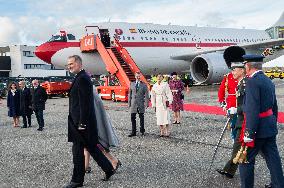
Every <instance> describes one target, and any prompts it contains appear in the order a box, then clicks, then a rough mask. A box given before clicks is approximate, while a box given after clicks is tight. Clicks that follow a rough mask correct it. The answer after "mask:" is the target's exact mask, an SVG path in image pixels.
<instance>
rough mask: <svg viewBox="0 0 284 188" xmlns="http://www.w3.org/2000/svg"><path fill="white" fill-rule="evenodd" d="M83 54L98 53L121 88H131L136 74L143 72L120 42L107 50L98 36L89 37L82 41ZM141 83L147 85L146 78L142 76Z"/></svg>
mask: <svg viewBox="0 0 284 188" xmlns="http://www.w3.org/2000/svg"><path fill="white" fill-rule="evenodd" d="M80 43H81V45H80V48H81V51H82V52H96V51H97V52H98V53H99V54H100V56H101V58H102V60H103V62H104V63H105V65H106V69H107V71H108V72H109V73H110V74H112V75H115V76H116V77H117V78H118V80H119V82H120V85H121V86H124V87H127V88H129V86H130V82H133V81H135V73H136V72H141V71H140V69H139V68H138V67H137V65H136V63H135V62H134V60H133V59H132V58H131V56H130V55H129V53H128V51H127V50H126V49H125V48H123V46H122V45H121V44H120V43H119V41H118V40H115V46H114V47H111V48H106V47H105V46H104V44H103V43H102V41H101V40H100V38H99V36H98V35H87V36H85V37H84V38H83V39H82V40H81V42H80ZM141 81H143V82H144V83H146V84H147V85H148V87H149V84H148V83H147V80H146V78H145V77H144V75H143V74H141Z"/></svg>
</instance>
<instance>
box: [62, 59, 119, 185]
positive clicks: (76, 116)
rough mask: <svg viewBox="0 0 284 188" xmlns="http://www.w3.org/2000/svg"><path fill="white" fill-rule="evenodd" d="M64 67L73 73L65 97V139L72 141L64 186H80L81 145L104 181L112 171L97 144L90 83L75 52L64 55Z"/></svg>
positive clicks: (83, 174) (82, 153)
mask: <svg viewBox="0 0 284 188" xmlns="http://www.w3.org/2000/svg"><path fill="white" fill-rule="evenodd" d="M67 66H68V69H69V71H70V72H71V73H73V74H75V79H74V80H73V82H72V85H71V88H70V96H69V115H68V142H73V146H72V154H73V164H74V168H73V175H72V179H71V182H70V183H68V184H67V185H66V186H65V188H75V187H82V186H83V182H84V176H85V165H84V148H86V149H87V150H88V152H89V153H90V154H91V156H92V157H93V158H94V160H95V161H96V162H97V164H98V165H99V166H100V167H101V168H102V169H103V171H104V172H105V178H104V179H103V180H105V181H107V180H108V179H109V178H110V177H111V176H112V175H113V174H114V173H115V170H114V169H113V166H112V164H111V163H110V161H109V160H108V159H107V158H106V157H105V156H104V154H103V153H102V151H101V150H100V148H99V147H98V144H99V141H98V130H97V121H96V116H95V108H94V96H93V85H92V82H91V79H90V77H89V76H88V74H87V73H86V72H85V70H84V69H83V68H82V59H81V57H80V56H78V55H73V56H70V57H69V58H68V65H67Z"/></svg>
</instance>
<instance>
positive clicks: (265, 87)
mask: <svg viewBox="0 0 284 188" xmlns="http://www.w3.org/2000/svg"><path fill="white" fill-rule="evenodd" d="M243 58H244V63H245V69H246V73H247V75H248V76H249V77H250V78H249V79H248V80H247V84H246V92H245V98H244V104H243V109H244V114H245V119H244V124H243V127H242V133H241V136H240V141H241V142H242V145H243V146H244V147H246V148H248V149H247V156H246V161H245V163H241V164H240V166H239V167H240V168H239V169H240V177H241V187H242V188H253V187H254V164H255V157H256V155H257V154H258V153H259V152H260V151H261V152H262V153H263V156H264V159H265V161H266V164H267V167H268V169H269V171H270V175H271V184H270V185H265V187H273V188H283V187H284V177H283V170H282V164H281V159H280V156H279V152H278V148H277V144H276V135H277V133H278V130H277V114H278V107H277V100H276V94H275V86H274V84H273V83H272V81H271V80H270V79H269V78H268V77H267V76H266V75H265V74H264V73H263V71H262V70H261V69H262V63H263V58H264V57H263V56H261V55H244V56H243Z"/></svg>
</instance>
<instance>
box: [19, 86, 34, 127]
mask: <svg viewBox="0 0 284 188" xmlns="http://www.w3.org/2000/svg"><path fill="white" fill-rule="evenodd" d="M19 87H20V91H21V92H20V110H21V114H22V117H23V124H24V125H23V126H22V128H27V124H29V127H31V126H32V125H31V116H32V114H33V110H32V95H31V90H30V89H29V88H27V87H26V83H25V81H20V82H19Z"/></svg>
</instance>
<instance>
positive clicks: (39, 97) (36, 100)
mask: <svg viewBox="0 0 284 188" xmlns="http://www.w3.org/2000/svg"><path fill="white" fill-rule="evenodd" d="M32 84H33V88H32V90H31V94H32V109H33V111H34V112H35V115H36V119H37V122H38V129H37V130H38V131H43V127H44V119H43V111H44V110H45V102H46V100H47V93H46V91H45V89H43V88H42V87H41V86H40V85H39V81H38V80H36V79H35V80H33V81H32Z"/></svg>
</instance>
